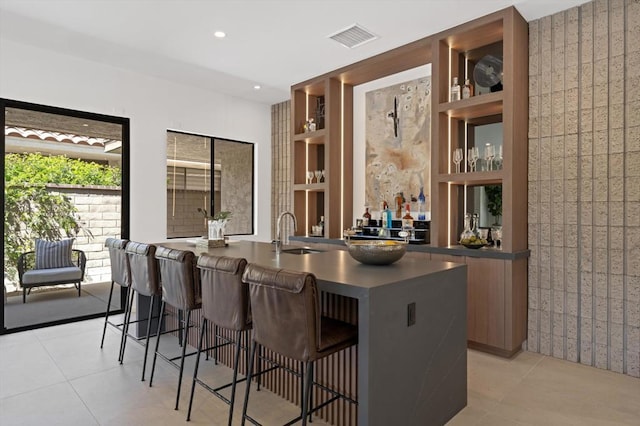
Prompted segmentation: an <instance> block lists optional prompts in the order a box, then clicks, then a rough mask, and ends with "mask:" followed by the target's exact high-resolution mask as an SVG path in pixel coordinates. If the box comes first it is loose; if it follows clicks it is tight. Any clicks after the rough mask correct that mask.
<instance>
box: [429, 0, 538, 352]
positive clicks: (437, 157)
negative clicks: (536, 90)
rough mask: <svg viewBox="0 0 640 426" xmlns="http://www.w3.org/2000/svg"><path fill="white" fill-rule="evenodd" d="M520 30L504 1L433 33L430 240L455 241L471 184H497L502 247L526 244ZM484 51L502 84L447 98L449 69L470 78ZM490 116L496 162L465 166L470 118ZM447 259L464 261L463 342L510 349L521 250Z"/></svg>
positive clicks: (521, 314) (520, 295) (522, 283)
mask: <svg viewBox="0 0 640 426" xmlns="http://www.w3.org/2000/svg"><path fill="white" fill-rule="evenodd" d="M527 34H528V33H527V24H526V22H525V21H524V19H523V18H522V17H521V16H520V15H519V14H518V13H517V11H516V10H515V9H513V8H508V9H504V10H502V11H500V12H497V13H494V14H491V15H488V16H485V17H483V18H480V19H478V20H475V21H472V22H469V23H467V24H464V25H461V26H459V27H456V28H453V29H451V30H448V31H445V32H443V33H441V34H440V35H439V36H438V37H437V38H436V39H435V40H434V41H433V45H434V53H433V57H432V59H433V62H432V72H433V74H432V78H433V89H434V91H433V93H432V102H433V103H432V151H431V155H432V164H431V165H432V175H433V176H434V179H432V186H431V197H432V212H431V219H432V223H431V227H432V229H431V244H432V246H436V247H449V246H454V245H456V244H457V241H458V239H459V235H460V233H461V232H462V217H463V215H464V213H465V206H467V207H466V210H467V211H469V212H470V213H479V212H477V211H473V208H472V207H470V206H471V205H472V203H471V202H470V201H469V200H470V197H471V196H470V194H473V188H474V187H477V186H485V185H501V186H502V233H503V242H502V247H503V250H504V251H505V252H518V251H522V250H526V249H527V227H526V226H527V225H526V222H527V122H528V121H527V120H528V114H527V111H528V92H527V90H528V86H527V75H528V44H527ZM487 54H491V55H493V56H496V57H500V58H502V61H503V73H504V76H503V80H502V89H501V90H499V91H495V92H491V93H484V94H481V95H476V96H474V97H471V98H469V99H463V100H458V101H453V102H451V101H450V92H449V90H450V85H451V84H452V77H456V76H457V77H459V80H460V81H461V82H464V80H465V78H470V79H471V80H473V70H474V67H475V66H476V64H477V62H478V60H479V59H480V58H481V57H483V56H484V55H487ZM474 83H475V82H474ZM491 123H502V141H501V142H502V147H503V162H502V168H501V169H499V170H487V171H474V172H470V171H468V167H467V166H466V160H467V158H466V157H467V150H468V148H470V147H473V146H477V147H478V148H479V149H480V151H481V156H482V150H483V147H482V142H483V141H480V140H475V137H474V134H475V129H476V126H481V125H483V124H491ZM456 148H462V149H463V150H464V153H465V158H464V160H463V161H464V163H463V165H462V168H461V171H462V172H461V173H455V172H452V171H455V166H454V165H453V162H452V153H453V151H454V149H456ZM465 202H466V203H465ZM433 257H434V258H436V257H437V256H433ZM454 259H455V261H458V262H461V261H462V262H464V263H466V264H467V267H468V312H467V313H468V339H469V345H470V346H472V347H476V348H479V349H483V350H486V351H490V352H494V353H497V354H500V355H506V356H510V355H512V354H513V353H515V352H516V351H518V350H519V349H520V347H521V344H522V342H523V341H524V339H525V338H526V309H527V260H526V258H524V259H517V260H501V259H483V258H477V257H476V258H472V257H467V256H465V257H460V256H456V257H454Z"/></svg>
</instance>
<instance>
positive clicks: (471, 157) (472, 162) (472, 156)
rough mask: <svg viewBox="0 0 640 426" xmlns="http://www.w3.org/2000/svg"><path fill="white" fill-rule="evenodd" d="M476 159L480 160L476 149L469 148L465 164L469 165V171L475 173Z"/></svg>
mask: <svg viewBox="0 0 640 426" xmlns="http://www.w3.org/2000/svg"><path fill="white" fill-rule="evenodd" d="M478 158H480V153H479V152H478V147H476V146H474V147H473V148H469V151H468V156H467V162H468V163H469V171H471V172H475V171H476V163H477V162H478Z"/></svg>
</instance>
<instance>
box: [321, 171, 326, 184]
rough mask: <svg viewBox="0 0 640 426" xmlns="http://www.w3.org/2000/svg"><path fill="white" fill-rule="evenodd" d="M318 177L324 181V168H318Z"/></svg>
mask: <svg viewBox="0 0 640 426" xmlns="http://www.w3.org/2000/svg"><path fill="white" fill-rule="evenodd" d="M320 179H322V182H324V181H325V178H324V169H322V170H320Z"/></svg>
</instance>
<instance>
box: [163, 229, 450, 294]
mask: <svg viewBox="0 0 640 426" xmlns="http://www.w3.org/2000/svg"><path fill="white" fill-rule="evenodd" d="M157 244H158V245H162V246H165V247H170V248H176V249H180V250H191V251H193V252H195V253H196V254H198V253H201V252H203V250H206V249H203V250H201V249H199V248H198V247H196V245H195V244H193V243H188V242H164V243H157ZM207 252H208V253H209V254H212V255H217V256H230V257H243V258H245V259H247V261H248V262H254V263H257V264H260V265H263V266H269V267H273V268H283V269H290V270H294V271H306V272H311V273H313V274H314V275H315V276H316V278H317V279H318V281H319V284H324V287H325V288H323V289H324V290H327V291H331V292H334V293H337V294H343V295H345V296H351V297H360V296H362V295H363V294H364V293H366V292H367V291H368V290H370V289H372V288H376V287H381V286H385V285H388V284H393V283H397V282H402V281H407V280H412V279H415V278H418V277H421V276H425V275H429V274H434V273H438V272H442V271H447V270H450V269H454V268H457V267H460V265H459V264H456V263H452V262H441V261H427V262H425V261H424V260H422V259H415V258H411V257H406V256H405V257H403V258H402V259H400V260H399V261H397V262H395V263H393V264H391V265H385V266H375V265H364V264H361V263H360V262H358V261H356V260H354V259H353V258H352V257H351V256H350V255H349V253H347V252H346V251H343V250H327V251H324V252H320V253H311V254H302V255H297V254H289V253H280V254H276V252H275V246H274V245H273V244H269V243H261V242H253V241H232V242H230V243H229V245H228V246H227V247H222V248H210V249H209V250H208V251H207ZM336 286H337V287H336ZM339 287H341V288H339Z"/></svg>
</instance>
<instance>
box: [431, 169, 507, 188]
mask: <svg viewBox="0 0 640 426" xmlns="http://www.w3.org/2000/svg"><path fill="white" fill-rule="evenodd" d="M503 176H504V173H503V171H502V170H494V171H486V172H467V173H451V174H440V175H438V178H437V179H438V182H444V183H451V184H453V185H498V184H501V183H502V181H503Z"/></svg>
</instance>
